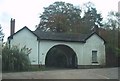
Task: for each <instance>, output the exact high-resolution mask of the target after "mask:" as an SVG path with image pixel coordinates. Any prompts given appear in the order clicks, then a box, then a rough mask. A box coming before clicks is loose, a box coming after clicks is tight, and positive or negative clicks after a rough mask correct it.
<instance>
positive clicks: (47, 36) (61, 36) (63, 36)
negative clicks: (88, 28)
mask: <svg viewBox="0 0 120 81" xmlns="http://www.w3.org/2000/svg"><path fill="white" fill-rule="evenodd" d="M23 29H28V30H29V31H30V32H31V33H33V34H34V35H35V36H36V37H37V38H38V40H53V41H69V42H83V43H85V42H86V40H87V39H88V38H90V37H91V36H92V35H93V34H97V33H96V32H93V33H90V34H78V33H76V34H67V33H53V32H43V31H40V30H39V29H36V30H35V31H31V30H30V29H29V28H27V27H26V26H25V27H23V28H22V29H20V30H19V31H17V32H16V33H14V34H13V35H11V36H9V37H8V39H9V38H12V37H13V36H14V35H15V34H17V33H19V32H20V31H22V30H23ZM97 35H98V34H97ZM98 36H99V35H98ZM99 37H100V38H101V39H102V40H103V41H104V42H105V40H104V39H103V38H102V37H101V36H99Z"/></svg>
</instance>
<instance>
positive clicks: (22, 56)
mask: <svg viewBox="0 0 120 81" xmlns="http://www.w3.org/2000/svg"><path fill="white" fill-rule="evenodd" d="M30 52H31V49H28V48H26V46H24V47H23V48H21V49H20V48H19V47H18V46H12V47H11V48H9V46H8V45H7V44H6V45H5V46H4V47H3V50H2V70H3V71H25V70H28V69H29V66H30V61H29V54H30Z"/></svg>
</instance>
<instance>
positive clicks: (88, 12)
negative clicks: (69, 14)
mask: <svg viewBox="0 0 120 81" xmlns="http://www.w3.org/2000/svg"><path fill="white" fill-rule="evenodd" d="M102 19H103V18H102V16H101V14H100V13H98V12H97V10H96V8H95V6H94V4H93V3H91V2H88V3H85V4H84V16H83V18H82V28H84V30H83V32H85V33H87V32H90V31H91V29H92V28H94V27H95V25H97V26H98V27H100V26H102V22H101V21H102Z"/></svg>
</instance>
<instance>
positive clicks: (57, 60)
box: [45, 45, 77, 68]
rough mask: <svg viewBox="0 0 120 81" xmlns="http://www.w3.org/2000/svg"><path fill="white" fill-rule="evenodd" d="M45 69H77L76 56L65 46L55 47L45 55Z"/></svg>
mask: <svg viewBox="0 0 120 81" xmlns="http://www.w3.org/2000/svg"><path fill="white" fill-rule="evenodd" d="M45 66H46V67H57V68H77V56H76V53H75V52H74V50H73V49H72V48H70V47H69V46H67V45H55V46H53V47H52V48H51V49H50V50H49V51H48V53H47V55H46V59H45Z"/></svg>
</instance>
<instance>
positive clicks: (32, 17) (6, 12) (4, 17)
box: [0, 0, 119, 41]
mask: <svg viewBox="0 0 120 81" xmlns="http://www.w3.org/2000/svg"><path fill="white" fill-rule="evenodd" d="M55 1H64V2H68V3H72V4H73V5H74V6H81V5H83V3H86V2H89V1H90V2H92V3H94V4H95V6H96V8H97V10H98V12H100V13H102V14H103V17H105V16H106V15H107V13H108V12H109V11H117V10H118V1H119V0H0V24H1V26H2V29H3V33H4V34H5V38H4V40H5V41H6V39H7V37H8V36H9V35H10V19H11V18H14V19H15V20H16V23H15V26H16V28H15V31H18V30H19V29H21V28H22V27H24V26H27V27H28V28H29V29H31V30H35V25H38V24H39V21H40V19H39V16H40V14H42V12H43V11H44V9H43V7H48V6H49V5H50V4H52V3H54V2H55Z"/></svg>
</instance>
